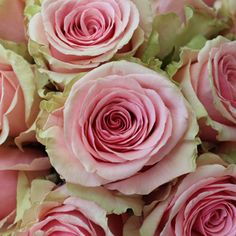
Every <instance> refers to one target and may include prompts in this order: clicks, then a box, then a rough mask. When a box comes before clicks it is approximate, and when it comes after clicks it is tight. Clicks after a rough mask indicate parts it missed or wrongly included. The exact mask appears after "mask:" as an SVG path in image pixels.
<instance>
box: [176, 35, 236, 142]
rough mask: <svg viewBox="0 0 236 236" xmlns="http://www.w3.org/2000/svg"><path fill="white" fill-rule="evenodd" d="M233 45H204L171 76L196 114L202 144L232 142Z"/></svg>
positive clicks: (235, 116)
mask: <svg viewBox="0 0 236 236" xmlns="http://www.w3.org/2000/svg"><path fill="white" fill-rule="evenodd" d="M235 46H236V42H235V41H233V42H231V41H229V40H227V39H225V38H223V37H221V36H219V37H217V38H216V39H213V40H212V41H208V42H207V43H206V45H205V46H204V47H203V48H202V49H201V50H200V51H199V53H198V55H197V57H196V58H195V57H194V58H190V59H188V61H187V62H186V64H185V65H184V66H183V67H182V69H180V70H179V71H178V72H177V74H176V75H175V77H174V79H175V80H177V81H178V82H180V84H181V85H180V86H181V88H182V91H183V93H184V95H185V96H186V98H187V100H188V101H189V102H190V103H191V105H192V107H193V108H194V110H195V111H196V114H197V116H198V118H199V123H200V126H201V129H200V131H201V137H202V138H203V139H204V140H216V139H217V140H219V141H235V140H236V97H235V92H236V83H235V68H236V50H235Z"/></svg>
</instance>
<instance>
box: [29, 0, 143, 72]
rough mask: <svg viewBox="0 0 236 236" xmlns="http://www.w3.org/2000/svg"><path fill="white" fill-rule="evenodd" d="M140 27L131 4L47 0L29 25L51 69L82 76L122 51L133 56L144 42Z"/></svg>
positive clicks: (109, 0)
mask: <svg viewBox="0 0 236 236" xmlns="http://www.w3.org/2000/svg"><path fill="white" fill-rule="evenodd" d="M138 25H139V12H138V10H137V8H136V6H135V4H134V3H133V2H132V1H130V0H102V1H101V0H82V1H78V0H76V1H75V0H46V1H43V3H42V9H41V11H40V12H39V13H37V14H36V15H34V16H33V18H32V19H31V20H30V22H29V36H30V39H31V40H33V41H34V42H37V43H38V44H40V45H41V49H42V54H43V55H44V57H45V58H46V60H47V61H48V63H49V69H51V70H52V71H56V72H62V73H63V72H64V73H69V72H80V71H87V70H90V69H92V68H95V67H97V66H98V65H99V64H101V63H103V62H106V61H108V60H110V59H111V58H112V57H113V56H114V55H115V54H116V53H117V52H119V51H120V52H121V53H122V54H126V53H128V52H130V54H131V55H133V54H134V53H135V51H136V50H137V48H138V47H139V46H140V44H141V43H142V41H143V38H144V34H143V32H142V30H141V29H140V28H138ZM132 37H133V38H132ZM45 47H46V48H47V50H45Z"/></svg>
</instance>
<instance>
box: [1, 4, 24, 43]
mask: <svg viewBox="0 0 236 236" xmlns="http://www.w3.org/2000/svg"><path fill="white" fill-rule="evenodd" d="M24 6H25V0H10V1H9V0H1V2H0V38H1V39H5V40H10V41H14V42H17V43H21V42H24V41H25V39H26V38H25V30H24V14H23V13H24Z"/></svg>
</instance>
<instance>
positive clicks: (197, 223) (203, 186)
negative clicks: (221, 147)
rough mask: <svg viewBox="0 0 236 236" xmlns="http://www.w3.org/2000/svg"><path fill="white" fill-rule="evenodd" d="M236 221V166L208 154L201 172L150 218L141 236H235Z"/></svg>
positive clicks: (184, 182) (183, 182)
mask: <svg viewBox="0 0 236 236" xmlns="http://www.w3.org/2000/svg"><path fill="white" fill-rule="evenodd" d="M201 159H202V160H201ZM146 213H147V212H146ZM235 221H236V166H235V165H230V166H228V167H227V166H225V165H224V163H223V161H222V160H220V158H219V157H218V156H215V155H214V154H209V153H208V154H204V155H203V156H202V157H201V158H200V160H199V167H198V168H197V170H196V171H195V172H193V173H190V174H188V175H187V176H185V177H184V178H183V179H182V180H181V181H180V182H179V183H178V185H177V187H176V188H173V189H172V192H171V194H170V196H169V197H168V198H167V199H166V200H164V201H163V202H160V203H158V204H156V206H155V207H154V208H153V209H152V211H151V212H149V214H147V217H146V219H145V220H144V222H143V225H142V227H141V230H140V232H141V235H142V236H154V235H155V236H166V235H168V236H189V235H196V236H197V235H199V236H200V235H205V236H215V235H219V236H226V235H230V236H231V235H232V236H233V235H236V225H235Z"/></svg>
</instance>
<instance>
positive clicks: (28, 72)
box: [0, 45, 39, 144]
mask: <svg viewBox="0 0 236 236" xmlns="http://www.w3.org/2000/svg"><path fill="white" fill-rule="evenodd" d="M38 102H39V101H38V97H37V93H36V82H35V75H34V72H33V70H32V69H31V66H30V65H29V64H28V63H27V62H26V61H25V60H24V59H23V58H22V57H21V56H19V55H17V54H15V53H14V52H12V51H10V50H7V49H5V48H3V47H2V46H1V45H0V144H2V143H3V142H4V141H5V140H6V139H7V137H8V136H11V137H13V138H14V137H16V136H18V135H19V134H20V133H21V132H23V131H25V130H26V129H27V128H28V127H30V125H32V123H33V122H34V119H35V116H36V115H37V112H38V109H39V108H38Z"/></svg>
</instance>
